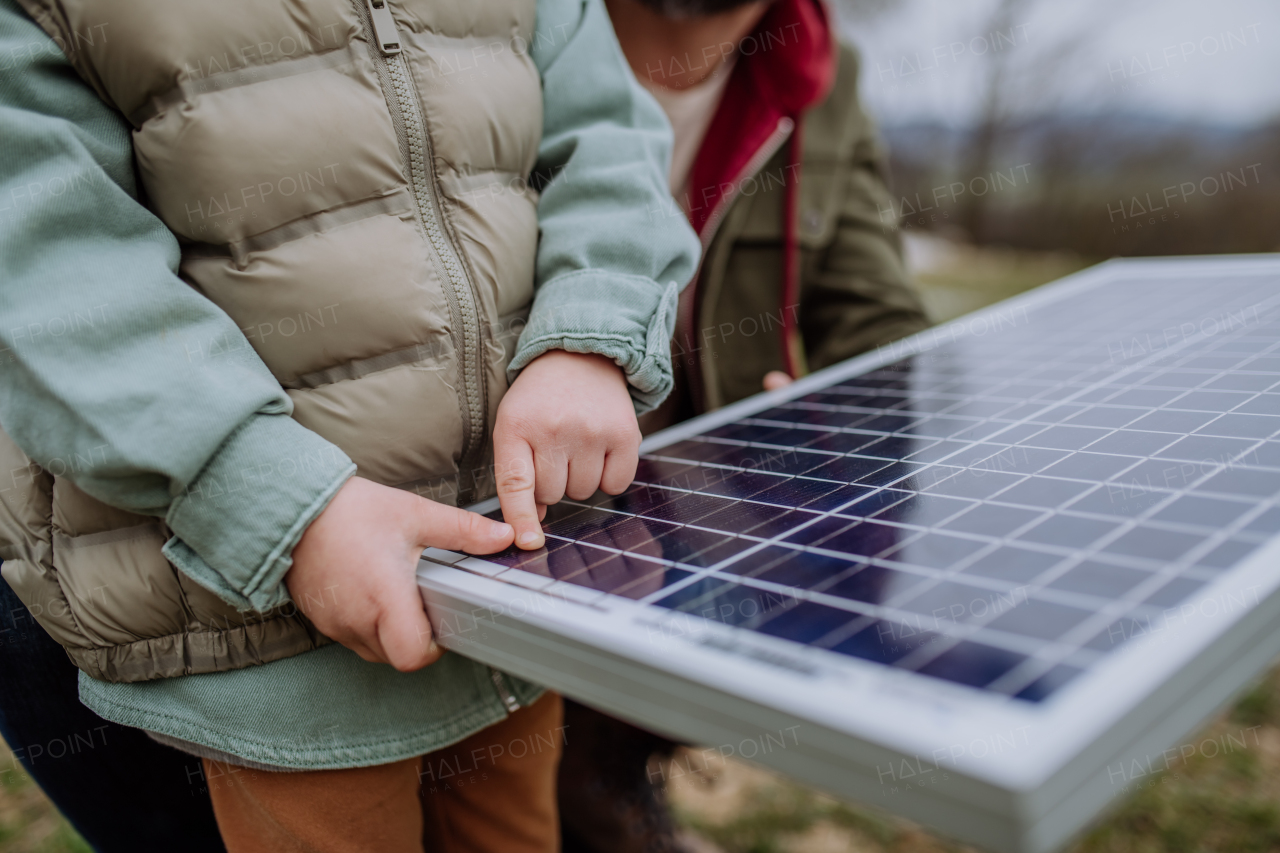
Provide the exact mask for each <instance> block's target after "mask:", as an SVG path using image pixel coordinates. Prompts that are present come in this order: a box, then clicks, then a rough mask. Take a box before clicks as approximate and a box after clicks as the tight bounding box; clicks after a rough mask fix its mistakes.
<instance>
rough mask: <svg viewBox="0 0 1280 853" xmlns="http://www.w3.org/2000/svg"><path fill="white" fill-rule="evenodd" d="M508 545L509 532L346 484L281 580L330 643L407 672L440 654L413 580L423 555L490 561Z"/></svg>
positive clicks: (399, 494) (375, 488)
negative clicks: (429, 551)
mask: <svg viewBox="0 0 1280 853" xmlns="http://www.w3.org/2000/svg"><path fill="white" fill-rule="evenodd" d="M511 538H512V532H511V527H510V526H509V525H506V524H502V523H501V522H497V521H492V520H490V519H487V518H485V517H484V516H482V515H477V514H476V513H473V512H467V511H466V510H461V509H456V508H454V507H451V506H445V505H444V504H438V503H435V502H434V501H429V500H427V499H426V498H421V497H418V496H417V495H415V494H412V493H410V492H405V491H401V490H400V489H393V488H390V487H389V486H379V485H378V484H377V483H373V482H370V481H369V480H364V479H361V478H360V477H352V478H351V479H350V480H348V481H347V483H346V485H344V486H343V487H342V488H341V489H339V490H338V494H337V495H335V496H334V498H333V500H332V501H331V502H330V503H329V506H328V507H326V508H325V511H324V512H322V513H320V516H319V517H318V518H316V520H315V521H313V522H311V526H310V527H308V528H307V532H306V533H304V534H302V539H301V540H300V541H299V542H298V545H297V547H295V548H294V549H293V568H291V569H290V570H289V572H288V574H286V575H285V576H284V582H285V586H287V587H288V588H289V594H290V595H291V596H293V600H294V603H296V604H297V605H298V607H299V608H300V609H301V610H302V612H303V613H305V614H306V615H307V617H308V618H309V619H310V620H311V621H312V622H313V623H315V626H316V627H317V628H319V629H320V631H321V632H323V633H324V634H325V635H326V636H328V637H332V638H333V639H334V640H336V641H337V642H339V643H342V645H344V646H346V647H347V648H349V649H351V650H352V651H353V652H355V653H356V654H358V655H360V657H362V658H364V659H365V660H367V661H371V662H374V663H389V664H391V665H392V666H394V667H395V668H396V669H398V670H400V671H401V672H412V671H413V670H415V669H421V668H422V667H424V666H426V665H427V664H429V663H434V662H435V661H436V659H437V658H439V657H440V655H441V654H442V652H441V650H440V648H439V646H437V645H436V642H435V640H434V639H433V638H432V636H431V623H430V622H429V621H428V620H427V613H426V610H425V608H424V607H423V605H422V596H421V595H420V594H419V592H418V584H417V582H416V581H415V580H414V571H415V570H416V569H417V567H418V559H419V557H421V555H422V549H423V548H426V547H428V546H435V547H436V548H445V549H448V550H451V551H469V552H471V553H472V554H491V553H493V552H495V551H501V550H502V549H503V548H506V547H507V546H509V545H510V544H511Z"/></svg>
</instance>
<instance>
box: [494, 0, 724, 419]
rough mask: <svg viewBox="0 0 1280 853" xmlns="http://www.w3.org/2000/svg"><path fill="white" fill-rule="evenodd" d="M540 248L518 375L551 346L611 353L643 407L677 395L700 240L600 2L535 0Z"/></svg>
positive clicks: (661, 121) (652, 111)
mask: <svg viewBox="0 0 1280 853" xmlns="http://www.w3.org/2000/svg"><path fill="white" fill-rule="evenodd" d="M530 53H531V55H532V58H533V60H534V63H535V64H536V65H537V66H538V69H539V71H540V72H541V74H542V87H543V137H542V143H541V145H540V147H539V158H538V165H537V168H536V174H537V175H538V176H540V177H541V178H542V179H543V181H544V182H543V183H542V184H541V187H540V189H541V195H540V199H539V203H538V224H539V228H540V230H541V240H540V243H539V247H538V258H537V266H536V270H537V277H536V282H535V286H536V290H535V292H534V301H533V307H532V310H531V312H530V316H529V323H528V325H527V326H526V327H525V329H524V332H523V333H522V334H521V337H520V340H519V343H518V344H517V348H516V353H515V358H514V360H513V361H512V362H511V368H510V369H511V372H512V375H513V376H514V374H515V373H516V372H517V371H519V369H520V368H522V367H524V366H525V365H526V364H528V363H529V362H530V361H532V360H533V359H535V358H537V357H538V356H540V355H542V354H543V353H544V352H547V351H548V350H552V349H563V350H567V351H569V352H589V353H598V354H600V355H605V356H607V357H609V358H611V359H613V360H614V361H615V362H616V363H617V364H618V365H619V366H620V367H621V368H622V370H623V372H624V373H625V374H626V377H627V381H628V382H629V383H630V386H631V394H632V398H633V400H634V402H635V405H636V410H637V412H638V413H643V412H645V411H648V410H649V409H651V408H654V407H655V406H657V405H658V404H659V403H661V402H662V400H663V399H665V398H666V396H667V394H668V393H670V391H671V386H672V375H671V334H672V331H673V329H674V326H675V318H676V303H677V300H678V298H679V293H680V290H681V288H683V287H684V286H685V285H686V284H688V282H689V281H690V279H692V278H693V275H694V272H695V271H696V269H697V263H698V255H699V244H698V238H697V236H696V235H695V234H694V232H693V229H692V228H690V226H689V224H688V222H687V220H686V219H685V217H684V214H683V213H681V212H680V210H679V209H678V208H677V207H676V205H675V204H674V203H673V202H672V200H671V196H670V192H669V190H668V185H667V172H668V170H669V166H670V157H671V127H670V125H669V124H668V122H667V119H666V116H665V115H664V114H663V112H662V109H661V108H660V107H659V106H658V104H657V102H656V101H654V99H653V97H652V96H651V95H650V94H649V93H648V92H646V91H645V90H644V88H643V87H641V86H640V84H639V83H637V82H636V80H635V77H634V75H633V74H632V73H631V69H630V67H629V66H628V65H627V62H626V59H625V57H624V56H623V54H622V49H621V48H620V47H619V45H618V41H617V38H616V36H615V35H614V32H613V26H612V24H611V23H610V21H609V16H608V13H607V11H606V10H605V8H604V4H603V3H602V2H601V0H539V2H538V19H537V28H536V32H535V34H534V38H533V40H532V43H531V49H530Z"/></svg>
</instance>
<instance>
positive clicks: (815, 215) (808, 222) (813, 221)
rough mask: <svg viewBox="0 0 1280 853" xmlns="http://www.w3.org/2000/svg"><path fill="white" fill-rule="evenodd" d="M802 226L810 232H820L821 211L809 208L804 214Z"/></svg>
mask: <svg viewBox="0 0 1280 853" xmlns="http://www.w3.org/2000/svg"><path fill="white" fill-rule="evenodd" d="M804 227H805V230H806V231H808V232H809V233H810V234H821V233H822V213H821V212H819V211H817V210H810V211H808V212H806V213H805V215H804Z"/></svg>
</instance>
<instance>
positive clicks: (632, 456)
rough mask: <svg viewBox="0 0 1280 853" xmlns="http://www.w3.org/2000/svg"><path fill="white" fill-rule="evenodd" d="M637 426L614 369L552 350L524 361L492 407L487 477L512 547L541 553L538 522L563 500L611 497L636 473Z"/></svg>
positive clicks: (603, 361)
mask: <svg viewBox="0 0 1280 853" xmlns="http://www.w3.org/2000/svg"><path fill="white" fill-rule="evenodd" d="M639 448H640V427H639V425H638V424H637V423H636V415H635V408H634V407H633V406H632V403H631V394H630V392H629V391H628V390H627V380H626V377H625V376H623V374H622V370H621V369H620V368H619V367H618V366H617V365H616V364H614V363H613V362H612V361H611V360H610V359H608V358H605V357H604V356H600V355H587V354H580V353H569V352H564V351H562V350H552V351H551V352H548V353H544V354H543V355H541V356H539V357H538V358H535V359H534V360H533V361H531V362H529V364H528V366H526V367H525V368H524V370H522V371H521V372H520V375H519V376H518V377H517V378H516V381H515V383H514V384H513V385H512V386H511V390H509V391H508V392H507V396H505V397H503V398H502V403H501V405H499V406H498V422H497V425H496V426H495V427H494V431H493V453H494V471H495V474H496V477H497V485H498V499H499V500H500V501H501V503H502V515H503V517H504V518H506V520H507V522H508V523H509V524H510V525H511V526H512V527H514V528H515V535H516V545H518V546H519V547H521V548H541V547H542V544H543V542H544V537H543V535H542V525H541V524H539V523H538V522H539V520H540V519H541V518H542V517H543V516H544V515H546V511H547V507H548V506H549V505H551V504H554V503H557V502H558V501H559V500H560V499H561V498H562V497H564V496H565V495H566V494H568V496H569V497H571V498H573V499H574V500H585V499H586V498H589V497H591V495H593V494H594V493H595V491H596V489H604V490H605V491H606V492H608V493H609V494H611V495H616V494H618V493H619V492H621V491H623V490H624V489H626V488H627V486H629V485H630V484H631V479H632V478H633V477H634V476H635V474H636V462H637V460H638V456H637V454H638V452H639Z"/></svg>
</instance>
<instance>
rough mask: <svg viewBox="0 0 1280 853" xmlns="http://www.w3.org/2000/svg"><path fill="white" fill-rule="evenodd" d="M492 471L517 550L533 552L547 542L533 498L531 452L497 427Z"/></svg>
mask: <svg viewBox="0 0 1280 853" xmlns="http://www.w3.org/2000/svg"><path fill="white" fill-rule="evenodd" d="M493 457H494V459H493V467H494V474H495V475H496V479H497V483H498V502H499V503H500V504H501V505H502V517H503V518H504V519H505V520H506V522H507V524H510V525H511V526H512V527H513V528H515V532H516V540H515V541H516V547H517V548H524V549H526V550H532V549H534V548H541V547H542V546H543V544H544V543H545V541H546V537H545V536H543V535H542V525H541V524H540V523H539V519H540V518H541V516H542V514H543V513H542V512H539V507H538V503H537V501H536V500H535V499H534V496H533V488H534V471H533V449H532V448H531V447H530V446H529V443H528V442H527V441H525V440H524V439H523V438H522V437H520V436H518V435H511V434H509V433H507V431H506V430H504V429H502V428H501V427H499V428H498V429H497V430H495V431H494V436H493Z"/></svg>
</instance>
